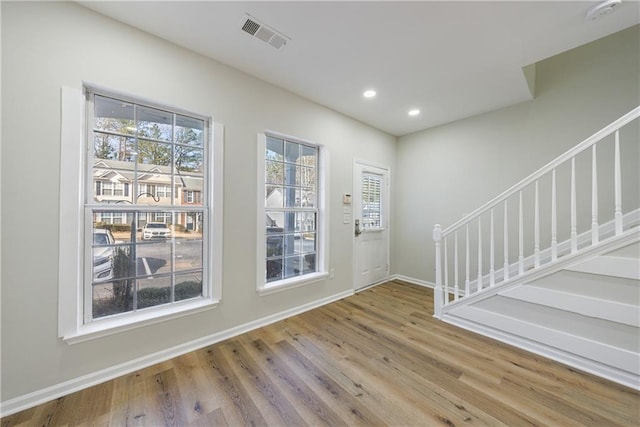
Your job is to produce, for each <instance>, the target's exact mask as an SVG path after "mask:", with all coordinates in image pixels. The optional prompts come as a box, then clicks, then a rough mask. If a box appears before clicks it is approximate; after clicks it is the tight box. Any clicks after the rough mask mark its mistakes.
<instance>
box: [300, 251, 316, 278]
mask: <svg viewBox="0 0 640 427" xmlns="http://www.w3.org/2000/svg"><path fill="white" fill-rule="evenodd" d="M303 259H304V266H303V269H302V274H308V273H315V272H316V259H317V255H316V254H308V255H305V256H304V257H303Z"/></svg>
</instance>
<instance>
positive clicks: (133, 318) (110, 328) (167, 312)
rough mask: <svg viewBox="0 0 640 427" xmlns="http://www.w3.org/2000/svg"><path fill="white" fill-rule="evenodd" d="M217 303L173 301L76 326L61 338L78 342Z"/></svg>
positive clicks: (193, 312)
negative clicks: (170, 303)
mask: <svg viewBox="0 0 640 427" xmlns="http://www.w3.org/2000/svg"><path fill="white" fill-rule="evenodd" d="M218 304H219V301H215V300H211V299H205V298H202V299H198V300H196V301H189V302H185V303H184V304H175V303H174V304H173V305H171V306H167V307H162V308H157V309H150V310H144V311H142V312H137V313H131V315H126V314H125V315H121V316H115V317H113V318H107V319H101V320H96V321H94V322H92V323H90V324H87V325H81V326H80V327H78V329H77V331H76V333H72V334H68V335H65V336H64V337H63V338H62V339H63V341H64V342H66V343H67V344H69V345H72V344H78V343H81V342H85V341H90V340H94V339H97V338H102V337H106V336H108V335H113V334H118V333H120V332H124V331H129V330H132V329H137V328H141V327H143V326H147V325H152V324H154V323H160V322H165V321H167V320H172V319H177V318H179V317H183V316H187V315H191V314H195V313H200V312H202V311H206V310H210V309H212V308H215V307H217V306H218Z"/></svg>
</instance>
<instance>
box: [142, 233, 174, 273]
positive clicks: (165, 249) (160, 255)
mask: <svg viewBox="0 0 640 427" xmlns="http://www.w3.org/2000/svg"><path fill="white" fill-rule="evenodd" d="M171 246H172V244H171V242H170V241H169V242H167V241H163V242H153V243H141V244H138V245H136V246H135V249H136V260H137V264H136V265H137V271H136V276H138V277H144V276H152V275H154V274H162V273H171V271H172V265H171Z"/></svg>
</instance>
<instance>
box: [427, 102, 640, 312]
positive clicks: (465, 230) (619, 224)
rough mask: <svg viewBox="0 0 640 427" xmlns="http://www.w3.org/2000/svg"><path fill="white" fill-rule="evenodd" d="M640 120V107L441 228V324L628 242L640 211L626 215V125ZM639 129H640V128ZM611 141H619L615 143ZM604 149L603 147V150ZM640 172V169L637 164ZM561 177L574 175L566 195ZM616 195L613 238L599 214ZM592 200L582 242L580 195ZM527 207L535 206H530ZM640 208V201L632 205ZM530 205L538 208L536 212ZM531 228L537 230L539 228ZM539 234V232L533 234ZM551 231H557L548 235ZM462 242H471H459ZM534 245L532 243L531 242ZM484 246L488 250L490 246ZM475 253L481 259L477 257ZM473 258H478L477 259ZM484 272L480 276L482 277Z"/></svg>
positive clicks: (635, 141) (437, 234)
mask: <svg viewBox="0 0 640 427" xmlns="http://www.w3.org/2000/svg"><path fill="white" fill-rule="evenodd" d="M639 117H640V107H636V108H634V109H633V110H632V111H630V112H629V113H627V114H625V115H624V116H622V117H621V118H619V119H618V120H616V121H614V122H613V123H611V124H610V125H608V126H606V127H604V128H603V129H601V130H600V131H598V132H596V133H595V134H593V135H592V136H590V137H589V138H587V139H585V140H584V141H582V142H581V143H580V144H578V145H576V146H575V147H573V148H572V149H570V150H568V151H567V152H566V153H564V154H562V155H561V156H559V157H557V158H556V159H554V160H553V161H551V162H549V163H548V164H547V165H545V166H544V167H542V168H540V169H539V170H537V171H536V172H534V173H533V174H531V175H529V176H528V177H527V178H525V179H523V180H522V181H520V182H519V183H517V184H516V185H514V186H513V187H511V188H509V189H508V190H506V191H505V192H503V193H502V194H500V195H499V196H497V197H495V198H494V199H492V200H491V201H489V202H488V203H486V204H484V205H483V206H481V207H480V208H478V209H476V210H475V211H473V212H472V213H470V214H469V215H466V216H465V217H464V218H462V219H461V220H459V221H457V222H456V223H454V224H453V225H451V226H449V227H447V228H445V229H444V230H443V229H442V227H441V226H440V225H439V224H437V225H436V226H435V227H434V230H433V239H434V242H435V275H436V288H435V290H434V311H435V316H436V317H441V316H442V314H443V313H444V312H446V310H447V309H448V308H450V306H451V307H452V306H455V305H457V303H458V301H460V300H463V299H465V298H468V297H471V296H474V295H477V294H479V293H480V292H483V289H487V288H489V289H493V288H495V287H496V286H504V285H506V284H508V283H512V282H513V281H514V280H517V279H518V278H520V277H521V276H523V275H525V274H528V273H529V270H536V269H540V268H544V267H546V266H548V265H550V264H551V263H555V262H557V261H558V258H560V257H562V256H564V255H567V254H569V255H574V254H577V253H579V252H583V251H584V250H586V249H589V248H591V247H593V246H594V245H598V244H599V243H600V242H602V241H603V240H606V239H607V238H610V237H615V236H620V235H622V234H623V233H624V232H625V227H628V226H629V225H628V224H625V221H624V215H625V214H627V213H630V212H631V211H632V210H633V209H635V211H634V213H637V212H638V211H637V209H638V207H637V206H629V207H628V209H626V211H625V210H623V203H622V194H623V192H622V185H623V176H622V167H621V156H622V154H621V152H620V145H621V136H620V134H621V131H622V130H623V128H624V127H625V126H626V125H628V124H630V123H632V122H634V121H635V120H637V119H638V118H639ZM634 123H635V124H638V121H636V122H634ZM639 127H640V126H639ZM629 129H630V132H629V134H630V135H631V139H632V140H631V141H630V143H631V144H632V150H631V152H632V153H631V155H635V156H637V155H638V151H637V150H638V148H637V146H638V145H640V137H639V136H638V130H637V128H635V129H634V128H631V127H629ZM611 135H613V138H610V136H611ZM610 140H613V141H612V142H611V141H610ZM601 141H602V144H599V145H598V143H599V142H601ZM609 143H612V145H613V154H612V155H609V154H611V153H610V151H608V152H605V149H606V148H608V149H609V150H611V147H610V146H609V145H611V144H609ZM589 149H591V150H590V151H591V153H590V157H591V159H590V160H591V161H590V162H589V161H588V160H589V159H588V157H587V156H589V153H588V151H589ZM634 150H636V151H634ZM601 152H605V154H606V156H605V160H607V161H610V162H611V163H612V165H609V164H608V163H607V165H606V166H610V167H609V169H611V170H606V168H601V171H600V173H599V171H598V169H599V163H598V159H599V157H598V156H599V155H601V154H600V153H601ZM589 163H590V167H589ZM635 168H637V163H636V166H635ZM587 169H590V170H587ZM604 170H606V172H607V174H606V175H607V176H605V174H603V173H602V171H604ZM560 171H562V172H566V173H565V175H568V177H565V178H566V179H565V180H568V183H566V182H565V184H567V185H566V186H565V187H559V186H558V181H559V180H560V173H559V172H560ZM577 171H578V172H579V173H578V172H577ZM631 172H632V173H630V174H628V175H630V176H631V177H632V180H633V181H635V180H636V179H637V177H636V175H635V174H637V170H636V172H635V173H634V172H633V171H631ZM589 174H590V176H591V183H590V189H587V190H585V191H582V192H580V191H578V190H579V189H584V188H586V187H589V184H588V183H586V182H585V180H588V175H589ZM611 174H612V175H613V176H612V177H611V176H610V175H611ZM634 177H635V178H634ZM579 178H582V179H581V180H580V179H579ZM599 180H600V181H599ZM603 180H606V181H603ZM603 182H605V185H606V183H611V184H612V185H611V186H609V188H607V191H605V190H602V189H599V187H604V186H605V185H603ZM599 183H600V185H599ZM543 185H544V190H545V197H546V198H547V199H546V202H548V203H545V204H548V205H549V206H548V208H549V211H550V212H549V214H548V215H546V214H544V215H543V218H544V221H542V222H541V204H542V203H541V202H542V201H543V199H542V198H541V188H542V186H543ZM625 185H630V186H631V188H635V192H636V193H638V186H639V184H638V182H625ZM566 187H569V190H568V193H569V194H568V198H569V206H568V209H565V210H567V211H568V216H569V218H565V217H561V218H560V219H561V220H562V224H563V225H564V229H563V228H560V229H559V226H558V224H559V221H558V220H559V217H558V211H559V209H558V193H559V190H560V189H565V188H566ZM611 189H612V190H613V200H612V201H611V202H612V204H613V219H612V220H611V222H612V223H613V230H612V232H611V233H606V232H604V231H603V226H602V221H600V219H599V216H598V215H599V212H598V209H599V208H601V206H602V205H601V204H599V197H598V196H599V195H600V196H603V197H602V200H600V203H602V201H603V200H607V198H606V197H610V193H611V191H610V190H611ZM527 192H528V193H533V194H532V197H525V196H526V193H527ZM587 192H590V199H591V209H590V210H591V220H590V222H589V224H590V227H589V229H588V230H586V232H585V233H583V234H580V235H579V234H578V225H579V224H578V219H579V207H580V206H582V205H580V204H579V202H581V201H584V199H585V198H584V197H581V198H579V195H582V194H584V193H587ZM579 193H580V194H579ZM604 196H606V197H604ZM525 199H526V201H527V202H531V203H527V205H525ZM531 199H533V200H531ZM637 203H638V200H637V198H636V200H634V201H633V203H632V204H637ZM529 204H532V206H528V205H529ZM525 207H526V208H527V210H526V211H525ZM609 207H610V206H609ZM531 211H532V212H531ZM581 211H583V212H584V211H585V209H581ZM585 213H586V212H585ZM585 213H583V214H582V215H581V217H583V216H584V215H585ZM497 215H501V218H500V219H499V220H498V221H500V220H501V221H502V224H499V222H498V225H497V226H496V216H497ZM531 216H532V218H531ZM527 222H528V223H527ZM531 222H532V223H533V227H531ZM541 226H543V228H544V229H545V231H543V228H541ZM515 228H517V254H515V253H513V252H512V249H511V248H512V247H513V246H514V245H513V243H515V242H514V241H515V240H516V239H515V233H513V229H515ZM531 228H533V230H530V229H531ZM474 229H475V230H474ZM496 230H501V233H502V245H499V244H498V245H497V244H496ZM525 230H526V231H527V232H530V231H532V232H533V235H532V236H531V235H530V234H528V233H527V234H526V233H525ZM546 230H549V233H548V234H547V232H546ZM458 231H460V233H458ZM472 231H476V232H472ZM560 232H565V234H566V236H567V238H566V240H565V241H564V242H562V244H561V243H559V238H560V237H559V234H560ZM510 233H513V234H514V236H513V237H511V236H510ZM541 233H542V234H541ZM541 236H542V237H544V241H545V242H548V244H549V246H548V248H546V249H545V250H542V249H541V244H542V243H541V242H542V240H541ZM459 237H461V238H462V239H463V242H459ZM526 238H528V239H529V240H530V241H527V239H526ZM472 239H475V241H473V240H472ZM483 242H486V243H485V244H483ZM510 243H511V245H510ZM545 244H546V243H545ZM527 245H528V246H527ZM461 248H464V252H463V253H462V254H461V253H459V249H461ZM474 249H475V254H472V252H473V251H474ZM485 250H488V256H486V255H485V256H483V251H485ZM497 251H499V252H501V255H502V256H501V260H503V262H502V265H501V266H500V268H496V265H495V263H496V252H497ZM473 255H476V256H477V258H476V257H475V256H473ZM474 258H475V259H474ZM473 263H475V265H473ZM461 270H464V271H461ZM476 272H477V274H475V273H476Z"/></svg>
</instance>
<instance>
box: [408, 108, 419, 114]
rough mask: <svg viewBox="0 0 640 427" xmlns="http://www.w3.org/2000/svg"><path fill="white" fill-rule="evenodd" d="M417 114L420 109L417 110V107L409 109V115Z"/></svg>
mask: <svg viewBox="0 0 640 427" xmlns="http://www.w3.org/2000/svg"><path fill="white" fill-rule="evenodd" d="M418 114H420V110H418V109H417V108H414V109H413V110H409V115H410V116H417V115H418Z"/></svg>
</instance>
